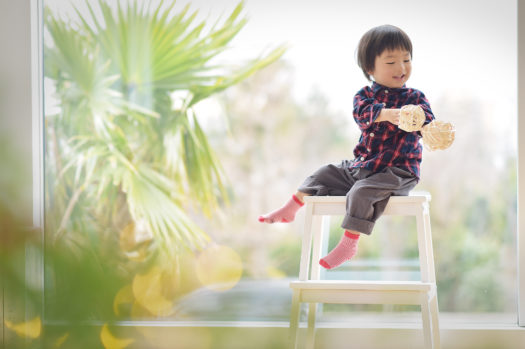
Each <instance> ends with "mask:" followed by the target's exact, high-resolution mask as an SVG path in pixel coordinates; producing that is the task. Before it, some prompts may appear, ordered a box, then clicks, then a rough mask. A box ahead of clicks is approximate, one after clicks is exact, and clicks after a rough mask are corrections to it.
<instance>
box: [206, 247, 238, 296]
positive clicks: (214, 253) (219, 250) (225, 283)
mask: <svg viewBox="0 0 525 349" xmlns="http://www.w3.org/2000/svg"><path fill="white" fill-rule="evenodd" d="M196 269H197V277H198V278H199V280H200V282H201V283H202V284H203V285H204V286H206V287H207V288H209V289H211V290H216V291H225V290H228V289H230V288H232V287H234V286H235V285H236V284H237V283H238V282H239V280H240V278H241V275H242V271H243V265H242V260H241V257H240V256H239V255H238V254H237V252H235V251H234V250H233V249H232V248H230V247H228V246H221V245H214V246H212V247H209V248H207V249H206V250H204V251H203V252H202V253H201V254H200V255H199V256H198V257H197V264H196Z"/></svg>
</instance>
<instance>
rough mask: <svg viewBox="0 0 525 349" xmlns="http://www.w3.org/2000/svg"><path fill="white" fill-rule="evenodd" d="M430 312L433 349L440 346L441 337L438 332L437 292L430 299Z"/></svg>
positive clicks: (437, 348) (438, 348)
mask: <svg viewBox="0 0 525 349" xmlns="http://www.w3.org/2000/svg"><path fill="white" fill-rule="evenodd" d="M430 313H431V314H432V342H433V348H434V349H440V348H441V338H440V332H439V307H438V298H437V292H434V294H433V295H432V298H431V299H430Z"/></svg>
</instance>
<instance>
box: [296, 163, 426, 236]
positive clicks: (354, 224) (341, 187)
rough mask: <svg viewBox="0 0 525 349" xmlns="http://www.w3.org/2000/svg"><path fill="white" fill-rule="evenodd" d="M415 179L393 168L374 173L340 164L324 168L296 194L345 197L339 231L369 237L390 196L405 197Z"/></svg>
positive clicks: (302, 185) (409, 174)
mask: <svg viewBox="0 0 525 349" xmlns="http://www.w3.org/2000/svg"><path fill="white" fill-rule="evenodd" d="M418 181H419V179H418V178H417V177H416V176H415V175H413V174H412V173H410V172H408V171H405V170H402V169H400V168H397V167H386V168H385V169H383V170H382V171H381V172H377V173H374V172H372V171H370V170H367V169H364V168H350V162H349V161H348V160H343V162H341V164H339V165H333V164H330V165H326V166H323V167H321V168H320V169H319V170H317V171H316V172H315V173H314V174H313V175H311V176H309V177H308V178H306V179H305V181H304V182H303V184H301V186H299V188H298V191H300V192H302V193H306V194H310V195H313V196H326V195H330V196H346V215H345V217H344V219H343V223H342V224H341V227H343V228H344V229H347V230H353V231H358V232H360V233H363V234H367V235H370V234H371V233H372V229H373V228H374V224H375V222H376V220H377V219H378V218H379V217H380V216H381V214H382V213H383V212H384V211H385V207H386V205H387V203H388V199H389V198H390V196H392V195H408V193H409V192H410V190H412V189H413V188H414V187H415V186H416V184H417V182H418Z"/></svg>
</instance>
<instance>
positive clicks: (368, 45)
mask: <svg viewBox="0 0 525 349" xmlns="http://www.w3.org/2000/svg"><path fill="white" fill-rule="evenodd" d="M395 49H404V50H407V51H408V52H409V53H410V57H412V42H411V41H410V38H409V37H408V35H407V34H406V33H405V32H404V31H402V30H401V29H400V28H398V27H396V26H393V25H390V24H385V25H381V26H379V27H374V28H372V29H370V30H369V31H367V32H366V33H365V34H364V35H363V37H362V38H361V40H359V45H358V46H357V64H358V65H359V67H360V68H361V69H362V70H363V74H365V77H366V78H367V79H368V80H369V81H371V78H370V74H369V73H368V72H369V71H373V70H374V66H375V60H376V57H377V56H380V55H381V54H382V53H383V51H385V50H395Z"/></svg>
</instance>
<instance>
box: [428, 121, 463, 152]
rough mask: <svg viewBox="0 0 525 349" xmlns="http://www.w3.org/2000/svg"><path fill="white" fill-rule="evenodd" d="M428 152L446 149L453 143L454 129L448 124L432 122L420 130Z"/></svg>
mask: <svg viewBox="0 0 525 349" xmlns="http://www.w3.org/2000/svg"><path fill="white" fill-rule="evenodd" d="M421 134H422V135H423V144H424V145H425V147H426V148H427V149H428V150H438V149H447V148H448V147H450V145H451V144H452V142H454V137H455V135H456V128H455V127H454V125H452V124H451V123H450V122H444V121H440V120H434V121H432V122H431V123H429V124H428V125H426V126H425V127H423V129H422V130H421Z"/></svg>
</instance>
